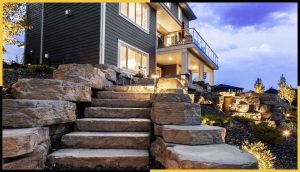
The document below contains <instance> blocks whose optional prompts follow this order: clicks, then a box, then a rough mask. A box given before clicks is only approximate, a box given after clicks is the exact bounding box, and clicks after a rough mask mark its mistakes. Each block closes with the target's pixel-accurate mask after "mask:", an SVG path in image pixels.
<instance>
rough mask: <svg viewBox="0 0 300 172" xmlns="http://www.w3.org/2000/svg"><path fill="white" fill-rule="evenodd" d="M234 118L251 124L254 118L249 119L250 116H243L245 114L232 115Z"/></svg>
mask: <svg viewBox="0 0 300 172" xmlns="http://www.w3.org/2000/svg"><path fill="white" fill-rule="evenodd" d="M232 118H233V119H234V120H236V121H238V122H240V123H243V124H246V125H248V124H251V123H252V120H251V119H249V118H246V117H243V116H233V117H232Z"/></svg>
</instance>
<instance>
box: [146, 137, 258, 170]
mask: <svg viewBox="0 0 300 172" xmlns="http://www.w3.org/2000/svg"><path fill="white" fill-rule="evenodd" d="M151 154H152V156H154V157H155V160H156V161H158V162H160V163H161V164H162V165H163V166H164V167H165V168H167V169H257V168H258V161H257V159H256V158H255V157H254V156H253V155H251V154H249V153H248V152H245V151H243V150H240V149H239V148H238V147H236V146H231V145H227V144H213V145H198V146H189V145H179V144H170V143H166V142H164V141H163V139H161V138H157V139H156V140H155V141H154V142H153V143H152V145H151Z"/></svg>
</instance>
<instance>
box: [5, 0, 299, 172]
mask: <svg viewBox="0 0 300 172" xmlns="http://www.w3.org/2000/svg"><path fill="white" fill-rule="evenodd" d="M6 2H28V3H37V2H56V3H66V2H69V3H70V2H81V3H88V2H90V3H100V2H150V1H149V0H86V1H85V0H1V2H0V33H2V32H3V26H2V24H3V23H2V20H3V18H2V14H3V9H2V7H3V5H2V4H3V3H6ZM2 35H3V34H0V44H1V45H2V41H3V38H2ZM2 59H3V51H2V47H1V48H0V79H1V81H0V86H2V85H3V64H2ZM299 88H300V87H299V86H298V95H297V98H298V102H297V105H298V106H297V107H299V105H300V101H299V97H300V93H299ZM297 112H298V113H297V115H298V114H299V112H300V110H299V109H297ZM297 122H298V125H299V124H300V119H299V118H298V121H297ZM297 131H298V132H297V169H299V167H300V161H299V148H300V146H299V145H300V139H299V137H298V135H299V133H300V127H299V126H298V129H297ZM297 169H295V170H294V169H293V170H288V169H287V170H259V171H263V172H275V171H280V172H284V171H287V172H293V171H295V172H296V171H298V170H297ZM150 171H155V172H174V171H180V172H191V171H194V172H196V171H199V172H200V171H201V172H217V171H222V172H224V171H225V172H231V171H243V172H253V171H256V170H202V169H199V170H155V169H153V170H152V169H151V170H150Z"/></svg>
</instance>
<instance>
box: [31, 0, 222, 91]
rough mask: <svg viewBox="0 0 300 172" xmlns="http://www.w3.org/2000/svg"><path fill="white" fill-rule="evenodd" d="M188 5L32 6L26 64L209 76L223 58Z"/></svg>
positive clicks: (66, 4) (77, 4)
mask: <svg viewBox="0 0 300 172" xmlns="http://www.w3.org/2000/svg"><path fill="white" fill-rule="evenodd" d="M195 19H196V15H195V14H194V12H193V11H192V10H191V8H190V7H189V5H188V4H187V3H170V2H166V3H29V4H28V5H27V21H28V23H29V25H31V26H32V29H29V30H26V36H25V42H26V46H25V63H26V64H28V63H31V64H50V65H53V66H57V65H59V64H63V63H90V64H112V65H115V66H118V67H121V68H125V69H127V70H129V71H131V72H133V73H137V72H143V73H144V74H146V75H148V76H150V75H151V74H158V75H159V76H160V77H163V76H168V75H182V74H184V75H187V76H192V75H193V74H198V76H199V77H198V81H203V77H205V76H207V75H208V81H209V84H210V85H214V70H217V69H218V56H217V55H216V53H215V52H214V51H213V49H212V48H211V47H210V46H209V45H208V44H207V42H206V41H205V40H204V39H203V38H202V36H201V35H200V34H199V32H198V31H197V30H196V29H194V28H190V27H189V22H190V21H192V20H195Z"/></svg>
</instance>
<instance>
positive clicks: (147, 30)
mask: <svg viewBox="0 0 300 172" xmlns="http://www.w3.org/2000/svg"><path fill="white" fill-rule="evenodd" d="M123 3H127V4H128V3H129V2H123ZM133 3H134V2H133ZM136 3H139V2H136ZM121 4H122V3H121V2H120V3H119V15H120V16H121V17H123V18H124V19H125V20H127V21H129V22H130V23H131V24H133V25H134V26H136V27H138V28H139V29H141V30H142V31H144V32H146V33H147V34H149V32H150V31H149V30H150V26H149V25H150V7H149V5H148V4H146V3H140V4H141V9H143V6H146V7H147V15H148V17H147V29H144V28H143V27H142V26H140V25H138V24H137V23H136V22H135V21H132V20H131V19H129V5H127V16H126V15H124V14H123V13H122V12H121ZM134 9H135V10H136V5H135V7H134ZM143 15H144V14H143V12H142V15H141V22H142V23H143V17H144V16H143ZM134 18H135V20H136V11H135V16H134ZM142 23H141V25H143V24H142Z"/></svg>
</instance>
